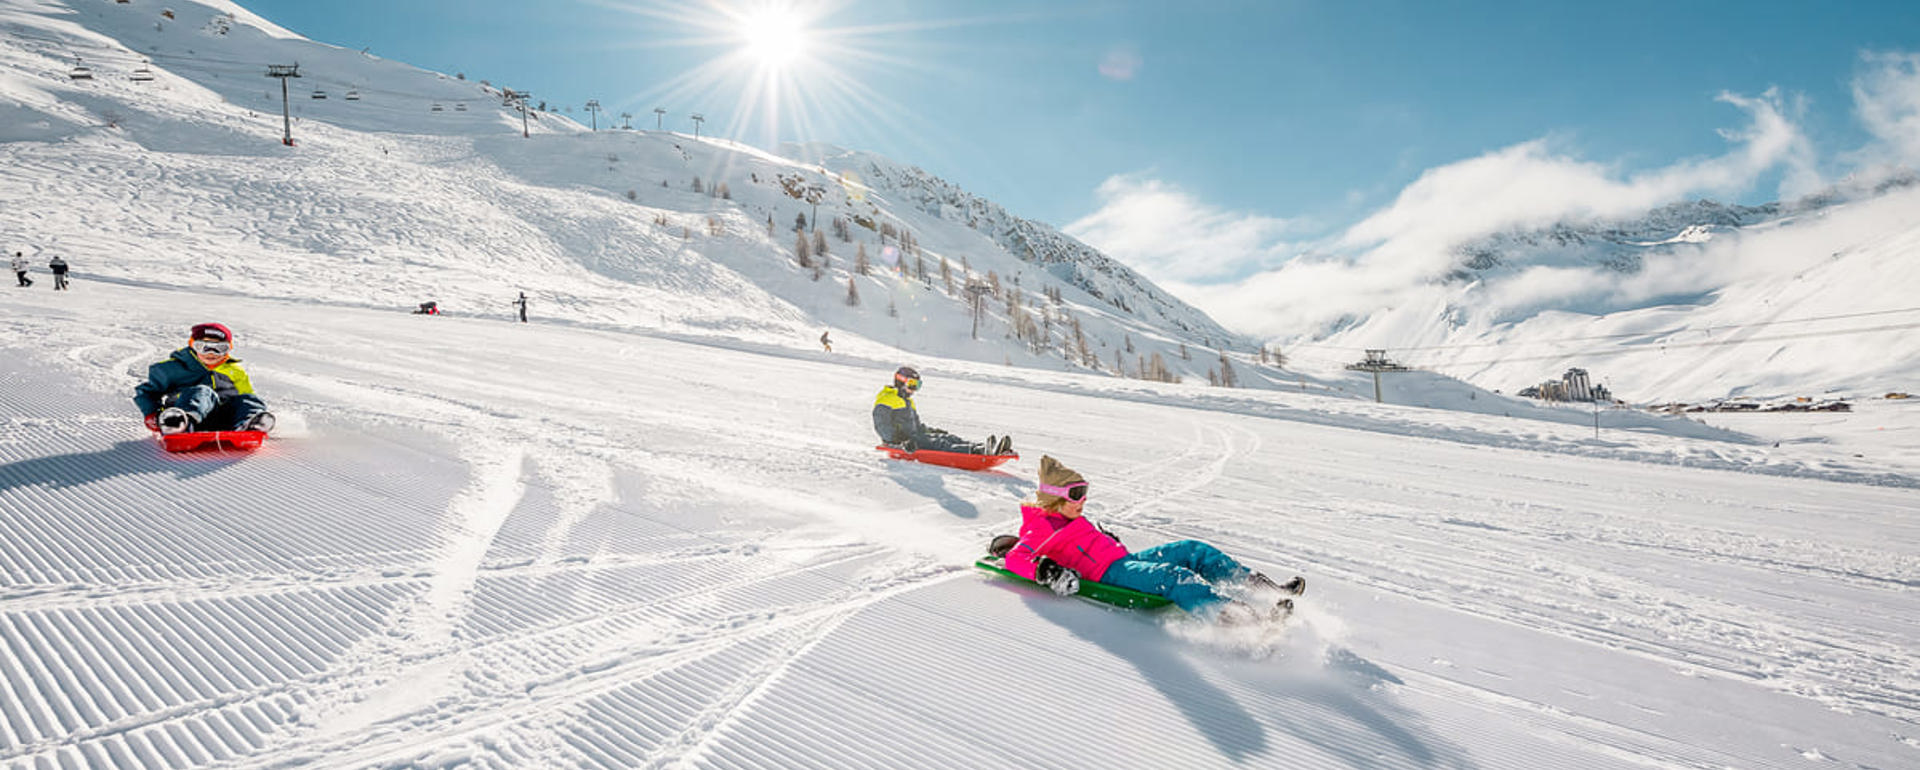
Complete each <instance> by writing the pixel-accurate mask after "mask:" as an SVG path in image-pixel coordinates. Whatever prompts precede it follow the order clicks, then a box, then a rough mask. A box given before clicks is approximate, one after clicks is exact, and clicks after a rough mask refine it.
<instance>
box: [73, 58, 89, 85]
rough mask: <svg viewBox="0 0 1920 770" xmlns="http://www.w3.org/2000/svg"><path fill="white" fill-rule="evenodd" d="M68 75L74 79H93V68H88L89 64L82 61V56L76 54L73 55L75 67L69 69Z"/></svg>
mask: <svg viewBox="0 0 1920 770" xmlns="http://www.w3.org/2000/svg"><path fill="white" fill-rule="evenodd" d="M67 77H70V78H73V79H74V80H92V79H93V70H90V69H87V65H85V64H81V63H80V57H78V56H75V57H73V69H70V70H67Z"/></svg>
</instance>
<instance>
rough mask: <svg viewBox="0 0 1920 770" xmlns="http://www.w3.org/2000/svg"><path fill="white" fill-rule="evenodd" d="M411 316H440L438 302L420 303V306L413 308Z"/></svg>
mask: <svg viewBox="0 0 1920 770" xmlns="http://www.w3.org/2000/svg"><path fill="white" fill-rule="evenodd" d="M413 314H414V315H439V314H440V303H438V302H422V303H420V306H419V307H417V308H414V310H413Z"/></svg>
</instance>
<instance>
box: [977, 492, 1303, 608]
mask: <svg viewBox="0 0 1920 770" xmlns="http://www.w3.org/2000/svg"><path fill="white" fill-rule="evenodd" d="M1086 505H1087V480H1086V479H1085V478H1082V477H1081V476H1080V474H1079V473H1076V472H1074V470H1073V469H1072V468H1068V467H1067V466H1065V465H1062V464H1061V463H1060V461H1059V460H1055V459H1053V458H1052V457H1051V456H1045V455H1043V456H1041V458H1040V490H1039V491H1038V492H1036V493H1035V494H1034V499H1033V500H1032V501H1030V502H1027V503H1022V504H1021V506H1020V519H1021V522H1020V537H1019V538H1018V539H1017V542H1013V543H1011V546H1012V547H1011V549H1009V550H1008V551H1007V552H1006V554H1005V556H1006V566H1007V569H1008V570H1010V571H1012V572H1013V573H1014V574H1016V575H1019V576H1021V577H1025V578H1028V579H1030V580H1033V581H1035V582H1038V583H1041V584H1044V585H1046V586H1047V588H1049V589H1052V590H1053V592H1054V593H1057V594H1060V595H1061V596H1072V595H1073V594H1075V593H1076V592H1078V591H1079V590H1080V581H1082V580H1093V581H1097V582H1101V583H1105V584H1107V585H1112V586H1119V587H1121V588H1127V589H1131V590H1134V591H1139V592H1141V593H1148V594H1154V595H1156V596H1165V597H1167V598H1168V599H1171V600H1173V603H1174V604H1176V605H1179V607H1180V609H1182V610H1185V611H1186V612H1187V613H1188V614H1190V615H1193V616H1195V617H1198V618H1202V619H1206V620H1211V621H1215V622H1218V623H1221V624H1223V625H1242V624H1247V623H1258V622H1262V621H1266V620H1277V619H1280V618H1284V617H1286V615H1287V614H1288V613H1289V612H1292V610H1293V600H1292V599H1289V598H1287V597H1289V596H1298V595H1300V593H1302V592H1303V591H1305V590H1306V589H1307V581H1306V578H1302V577H1295V578H1294V579H1292V580H1289V581H1287V582H1286V583H1284V584H1281V583H1275V582H1273V580H1271V579H1269V578H1268V577H1267V576H1265V575H1262V574H1260V573H1258V572H1255V571H1253V570H1251V569H1248V568H1247V567H1245V566H1244V565H1242V564H1240V562H1237V561H1234V559H1233V557H1231V556H1228V555H1226V554H1224V553H1221V552H1220V549H1218V548H1215V547H1213V546H1211V545H1208V544H1206V543H1203V542H1201V541H1198V540H1176V541H1174V542H1171V543H1165V544H1162V545H1157V546H1154V547H1152V548H1148V549H1146V550H1144V551H1140V552H1138V553H1129V552H1128V551H1127V547H1126V546H1125V545H1121V543H1120V539H1119V538H1117V537H1114V535H1113V534H1112V533H1110V532H1107V531H1106V530H1103V529H1101V528H1100V527H1098V526H1096V525H1095V524H1094V523H1093V522H1092V521H1089V520H1088V519H1086V518H1085V517H1084V516H1082V515H1081V513H1082V510H1083V509H1084V508H1086ZM998 540H1001V538H996V541H998Z"/></svg>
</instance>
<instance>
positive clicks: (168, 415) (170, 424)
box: [160, 406, 193, 435]
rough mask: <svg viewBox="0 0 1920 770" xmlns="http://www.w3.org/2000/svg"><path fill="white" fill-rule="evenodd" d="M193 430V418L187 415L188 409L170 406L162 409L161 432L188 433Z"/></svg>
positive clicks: (169, 433)
mask: <svg viewBox="0 0 1920 770" xmlns="http://www.w3.org/2000/svg"><path fill="white" fill-rule="evenodd" d="M190 430H193V418H191V417H188V416H187V410H185V409H181V408H180V407H177V406H169V407H167V408H165V409H162V410H160V432H161V433H164V434H168V435H171V434H174V433H186V432H187V431H190Z"/></svg>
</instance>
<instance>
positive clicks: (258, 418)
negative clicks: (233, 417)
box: [241, 412, 273, 433]
mask: <svg viewBox="0 0 1920 770" xmlns="http://www.w3.org/2000/svg"><path fill="white" fill-rule="evenodd" d="M241 430H257V431H260V432H261V433H272V432H273V413H272V412H261V413H259V414H257V415H254V416H253V419H251V420H248V421H247V424H246V426H245V427H243V428H241Z"/></svg>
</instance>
